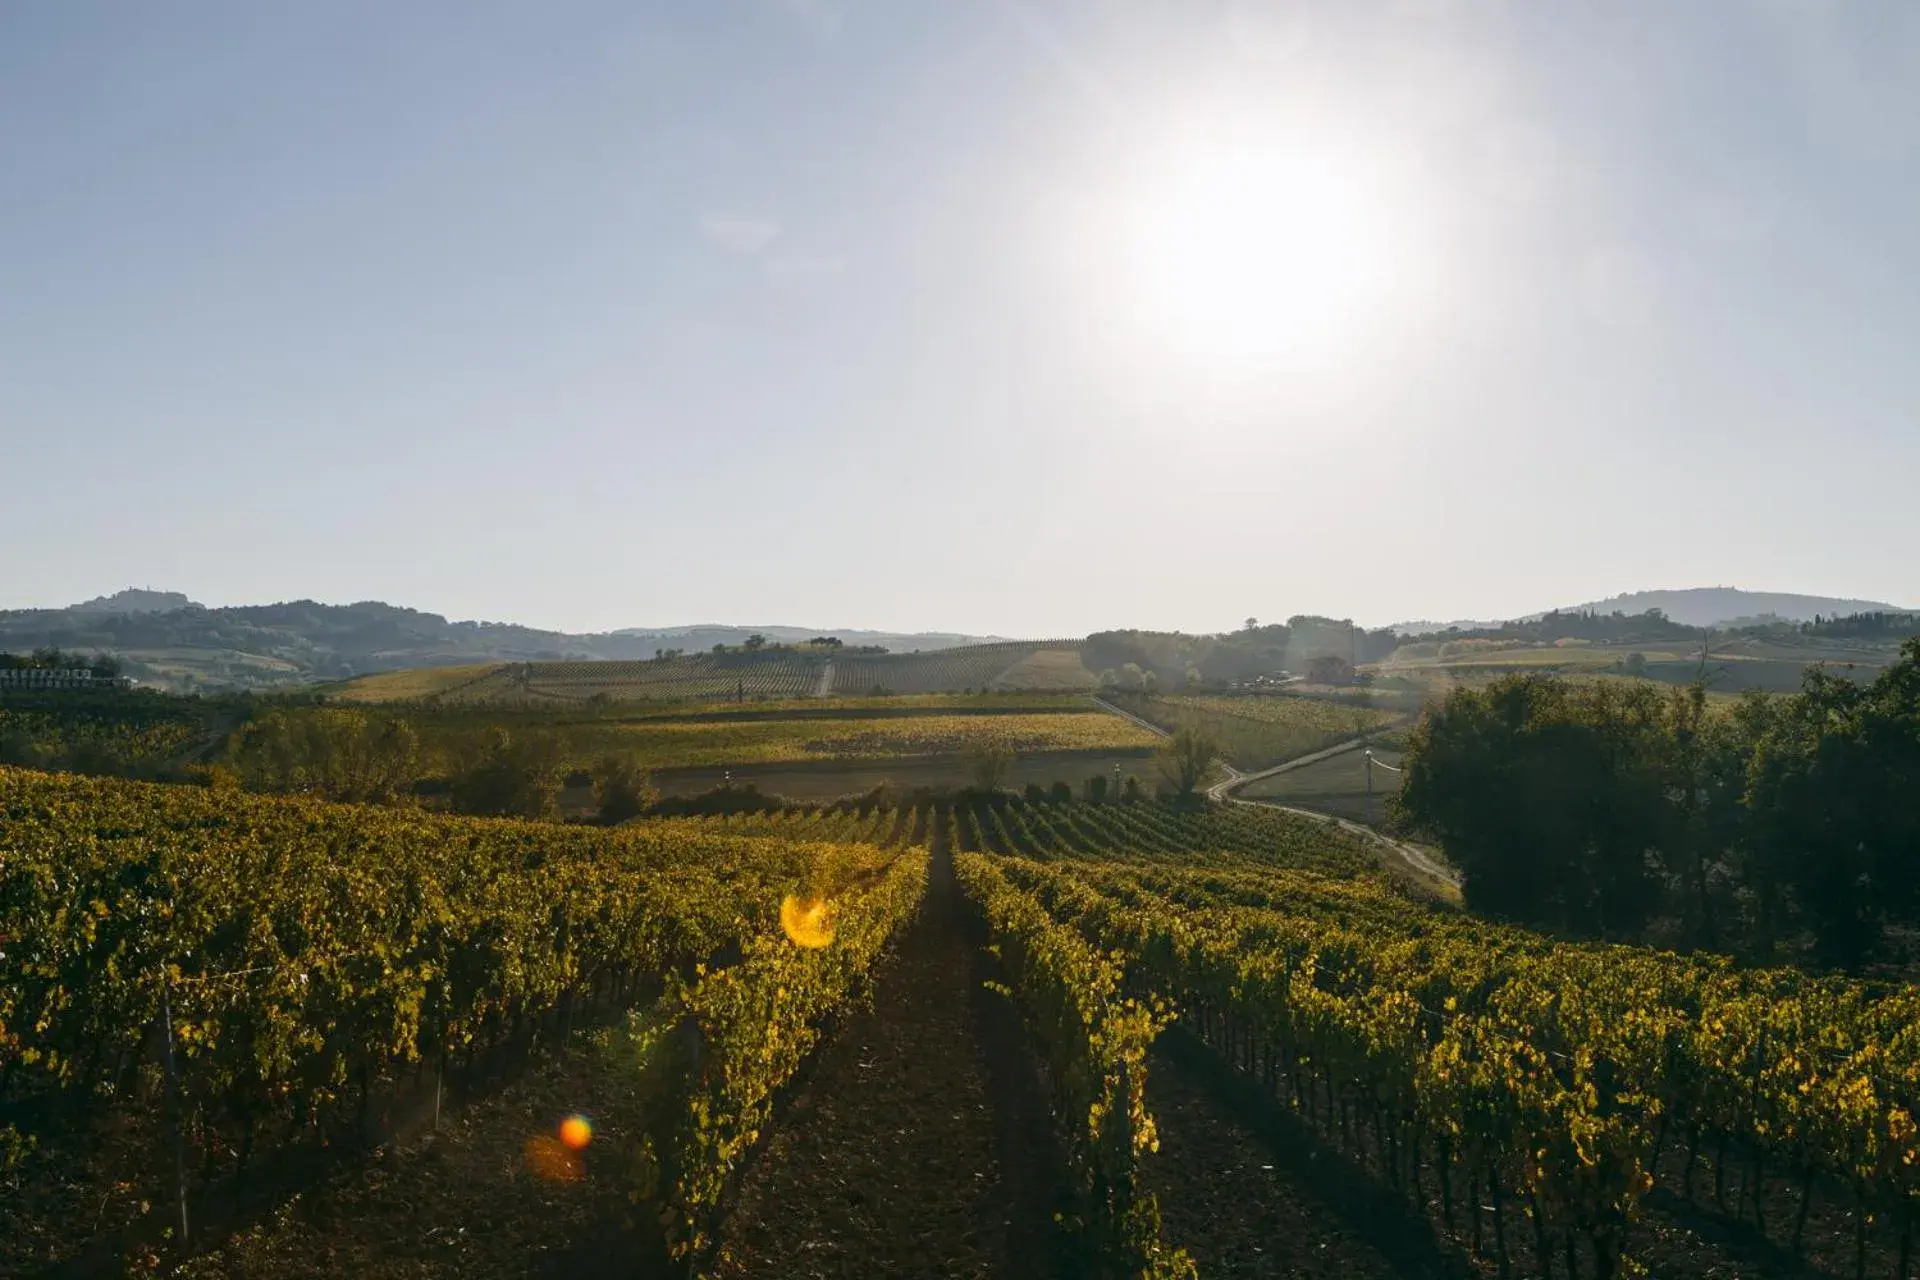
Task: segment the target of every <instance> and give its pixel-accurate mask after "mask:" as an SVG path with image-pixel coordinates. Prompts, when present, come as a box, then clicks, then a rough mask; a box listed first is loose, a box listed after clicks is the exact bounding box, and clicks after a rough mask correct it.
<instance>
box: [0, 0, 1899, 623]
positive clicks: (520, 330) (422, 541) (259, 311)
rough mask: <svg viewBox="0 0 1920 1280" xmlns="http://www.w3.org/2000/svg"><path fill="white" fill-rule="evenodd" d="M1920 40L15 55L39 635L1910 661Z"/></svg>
mask: <svg viewBox="0 0 1920 1280" xmlns="http://www.w3.org/2000/svg"><path fill="white" fill-rule="evenodd" d="M1916 279H1920V9H1916V8H1915V7H1913V6H1908V5H1902V4H1897V3H1886V4H1848V3H1839V2H1835V3H1819V2H1817V0H1795V2H1792V3H1788V2H1785V0H1773V2H1761V3H1752V4H1700V5H1684V6H1676V5H1672V4H1655V3H1638V4H1611V5H1606V6H1579V7H1575V6H1570V5H1520V4H1512V5H1467V4H1451V3H1445V2H1431V0H1429V2H1418V0H1406V2H1402V3H1392V4H1377V3H1368V4H1343V5H1338V6H1334V5H1318V6H1306V5H1277V4H1276V5H1252V4H1246V5H1234V4H1217V3H1209V4H1203V3H1182V4H1167V3H1158V4H1134V5H1119V4H1108V3H1094V2H1092V0H1087V2H1085V3H1065V4H1039V3H1013V2H1012V0H1007V2H1005V3H957V2H956V3H950V4H943V5H936V4H918V5H905V4H885V3H880V2H879V0H872V2H870V3H864V4H861V3H850V2H849V3H839V2H837V0H787V2H786V3H774V2H773V0H765V2H760V3H756V2H749V0H740V2H737V3H699V4H695V3H687V4H681V5H665V4H653V5H644V6H640V5H631V4H618V3H566V4H547V5H539V6H487V7H482V6H474V5H470V4H451V3H425V2H421V3H410V4H407V5H379V4H370V3H362V4H346V3H340V4H328V5H311V6H303V7H301V8H299V9H297V10H296V9H295V8H293V7H291V6H278V5H275V6H261V5H253V4H239V3H234V4H212V3H203V4H193V5H170V6H148V5H135V4H118V5H113V4H106V5H101V4H83V3H57V4H56V3H43V4H37V5H17V4H16V5H11V6H7V7H6V8H5V9H4V10H3V11H0V474H3V475H4V477H5V482H4V487H3V488H0V494H3V495H4V496H3V497H0V539H4V540H5V542H6V544H7V545H8V546H9V547H11V548H13V549H14V554H13V555H12V556H10V557H9V563H8V567H7V570H6V572H5V574H4V575H0V584H3V587H4V597H5V598H4V599H0V607H20V606H27V605H59V604H66V603H70V602H72V601H75V600H79V599H83V598H85V597H87V596H91V595H96V594H99V593H101V592H105V591H111V590H113V589H115V588H117V587H121V586H125V585H128V584H152V585H154V586H157V587H165V588H171V589H175V590H180V591H185V592H187V593H188V594H190V595H192V596H194V597H195V598H197V599H200V600H203V601H206V602H208V603H212V604H222V603H246V602H260V601H268V600H278V599H287V598H294V597H301V596H309V597H314V598H318V599H322V600H330V601H347V600H356V599H367V598H379V599H388V600H392V601H395V602H398V603H405V604H410V605H415V606H418V607H421V608H427V609H432V610H435V611H438V612H441V613H444V614H447V615H450V616H455V617H485V618H511V619H514V620H516V621H522V622H526V623H528V624H532V625H538V626H548V627H556V628H565V629H568V630H574V631H587V630H596V629H602V628H611V627H620V626H638V625H647V624H661V623H672V622H686V621H693V620H706V619H739V620H764V621H794V622H807V623H811V622H816V621H817V622H820V623H822V624H836V625H837V624H845V625H858V626H870V627H877V628H897V629H933V628H944V629H953V630H966V631H971V632H994V633H999V634H1005V635H1062V634H1078V633H1085V632H1087V631H1089V630H1092V629H1095V628H1098V627H1104V626H1114V625H1130V626H1143V627H1149V626H1158V627H1185V628H1189V629H1213V628H1219V627H1225V626H1231V625H1235V624H1237V623H1238V622H1239V621H1240V619H1241V618H1242V617H1244V616H1245V615H1246V614H1248V613H1254V614H1259V615H1262V616H1269V615H1270V616H1276V617H1279V616H1285V615H1286V614H1288V613H1291V612H1299V611H1315V612H1320V613H1328V614H1333V615H1335V616H1352V617H1355V618H1357V619H1360V620H1362V621H1366V622H1371V623H1385V622H1389V621H1393V620H1395V619H1400V618H1408V617H1433V618H1451V617H1483V616H1493V617H1497V616H1511V615H1514V614H1517V613H1520V612H1522V611H1525V610H1530V609H1535V608H1540V607H1545V606H1546V605H1549V604H1553V603H1556V602H1563V601H1567V600H1575V599H1596V598H1600V597H1603V596H1606V595H1610V594H1612V593H1614V592H1617V591H1625V590H1632V589H1635V588H1640V587H1648V586H1681V585H1689V584H1694V583H1734V584H1738V585H1740V586H1745V587H1753V588H1768V589H1777V590H1803V591H1818V592H1825V593H1830V594H1835V595H1848V596H1861V597H1866V598H1871V599H1891V600H1895V601H1900V602H1903V603H1910V602H1913V601H1914V599H1915V597H1916V594H1920V593H1916V592H1915V590H1914V588H1913V576H1912V570H1911V564H1912V548H1913V547H1914V546H1916V545H1920V504H1916V503H1915V502H1914V501H1913V494H1914V478H1915V476H1916V475H1920V361H1915V360H1914V359H1913V358H1912V352H1913V348H1914V341H1915V334H1916V333H1920V290H1916V289H1915V288H1914V281H1915V280H1916Z"/></svg>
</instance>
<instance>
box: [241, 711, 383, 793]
mask: <svg viewBox="0 0 1920 1280" xmlns="http://www.w3.org/2000/svg"><path fill="white" fill-rule="evenodd" d="M231 754H232V757H233V764H234V768H235V770H236V771H237V772H238V773H239V775H240V778H241V780H242V781H243V782H244V783H245V784H246V785H247V787H248V788H250V789H251V790H254V791H271V792H278V793H282V794H289V795H314V796H320V797H322V798H323V799H327V800H341V801H346V802H349V803H357V804H393V803H395V802H397V801H400V800H403V799H405V798H406V797H407V796H408V795H409V794H410V793H411V792H412V789H413V785H414V783H415V782H417V781H418V780H419V776H420V739H419V735H418V734H416V733H415V732H414V730H413V726H412V725H410V724H409V723H407V722H406V721H405V720H401V719H398V718H394V717H384V718H379V719H375V718H373V717H371V716H369V715H367V713H365V712H363V711H355V710H349V709H347V708H343V707H316V708H313V709H311V710H306V711H274V712H269V713H268V714H267V715H264V716H262V717H260V718H259V719H257V720H255V721H253V722H252V723H251V724H248V725H247V726H246V727H245V728H243V729H241V730H240V732H239V733H238V734H236V735H235V736H234V739H233V744H232V748H231Z"/></svg>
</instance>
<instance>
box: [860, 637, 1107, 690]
mask: <svg viewBox="0 0 1920 1280" xmlns="http://www.w3.org/2000/svg"><path fill="white" fill-rule="evenodd" d="M1077 647H1078V645H1077V642H1075V641H1015V642H1009V643H1006V644H980V645H967V646H964V647H962V648H957V649H942V650H940V651H938V652H937V653H888V654H877V655H858V656H855V657H850V658H842V659H838V660H836V661H835V662H834V664H833V692H834V693H836V694H861V693H872V692H887V693H940V692H948V691H953V690H971V689H978V690H981V691H982V692H984V691H986V690H987V689H1023V688H1029V687H1031V688H1039V689H1052V688H1076V687H1077V688H1089V687H1091V686H1092V685H1093V683H1094V682H1093V680H1092V679H1090V678H1080V677H1076V676H1074V675H1073V673H1072V669H1071V665H1068V666H1067V667H1066V668H1065V672H1064V674H1063V671H1062V667H1061V665H1060V663H1059V662H1058V661H1057V660H1055V655H1056V654H1067V653H1071V652H1075V651H1077Z"/></svg>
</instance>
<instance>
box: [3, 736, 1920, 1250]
mask: <svg viewBox="0 0 1920 1280" xmlns="http://www.w3.org/2000/svg"><path fill="white" fill-rule="evenodd" d="M0 812H4V813H6V814H7V815H8V817H9V821H8V823H7V824H6V825H5V826H4V827H0V852H4V853H5V854H6V859H5V861H4V862H0V867H4V868H5V871H4V872H0V888H4V890H5V892H0V936H5V937H6V938H8V939H9V940H10V945H8V946H7V947H6V948H4V949H3V950H0V1027H4V1028H5V1030H4V1033H0V1034H4V1036H5V1039H4V1041H3V1042H0V1043H3V1044H4V1048H5V1050H6V1052H7V1053H8V1055H9V1056H8V1063H9V1069H8V1070H7V1071H6V1072H5V1073H4V1075H0V1137H4V1138H5V1140H6V1145H5V1150H6V1151H7V1152H8V1154H7V1157H6V1161H5V1164H4V1166H0V1188H4V1190H5V1191H6V1192H7V1194H6V1196H5V1197H4V1198H0V1225H4V1227H5V1228H6V1229H5V1230H4V1231H0V1271H4V1272H5V1273H7V1274H50V1273H55V1272H57V1273H59V1274H78V1273H93V1272H109V1271H110V1272H115V1273H118V1272H124V1271H133V1272H139V1273H153V1272H159V1271H166V1272H170V1273H173V1274H180V1275H185V1276H195V1277H214V1276H229V1275H260V1276H267V1275H272V1276H276V1277H281V1276H286V1277H315V1278H318V1277H325V1276H336V1275H343V1274H351V1275H354V1276H357V1277H359V1276H364V1277H394V1278H398V1277H402V1276H406V1277H422V1276H426V1277H448V1278H449V1280H451V1278H452V1277H456V1276H458V1277H462V1278H465V1277H475V1276H479V1277H496V1276H498V1277H505V1276H509V1275H515V1276H517V1275H524V1274H527V1273H528V1271H529V1269H530V1268H531V1269H532V1270H533V1271H534V1272H535V1273H537V1274H553V1275H613V1274H626V1275H640V1276H667V1275H684V1274H687V1272H688V1271H689V1270H692V1271H697V1272H699V1273H701V1274H714V1275H723V1276H739V1277H760V1276H769V1277H770V1276H789V1275H796V1274H844V1275H899V1274H942V1275H946V1274H956V1273H959V1274H977V1275H1036V1276H1037V1275H1097V1274H1122V1275H1137V1276H1150V1277H1169V1278H1171V1277H1178V1276H1191V1275H1193V1274H1195V1273H1196V1272H1197V1273H1198V1274H1199V1275H1202V1276H1243V1275H1269V1274H1271V1275H1290V1276H1304V1277H1314V1278H1325V1280H1332V1278H1333V1277H1350V1276H1362V1277H1380V1278H1382V1280H1385V1278H1387V1277H1404V1276H1461V1277H1468V1276H1478V1275H1489V1276H1490V1275H1497V1274H1507V1275H1513V1276H1541V1277H1546V1276H1562V1277H1566V1280H1581V1278H1584V1277H1594V1278H1595V1280H1600V1278H1601V1277H1617V1276H1622V1275H1627V1274H1653V1275H1659V1276H1663V1277H1668V1276H1681V1277H1708V1276H1721V1275H1727V1276H1731V1275H1738V1276H1742V1277H1758V1278H1762V1280H1770V1278H1773V1277H1780V1278H1782V1280H1784V1278H1785V1277H1788V1276H1801V1275H1806V1274H1817V1275H1833V1276H1838V1275H1852V1274H1863V1275H1886V1276H1894V1275H1897V1274H1899V1273H1900V1271H1901V1270H1902V1263H1903V1259H1904V1258H1905V1257H1906V1256H1907V1254H1908V1251H1909V1249H1910V1238H1909V1237H1908V1235H1907V1234H1906V1230H1907V1229H1906V1225H1905V1219H1904V1218H1903V1217H1902V1216H1901V1212H1900V1207H1901V1206H1902V1205H1903V1204H1904V1201H1905V1197H1906V1196H1907V1194H1908V1188H1907V1182H1908V1178H1909V1172H1908V1171H1909V1170H1910V1169H1911V1168H1912V1167H1914V1165H1915V1163H1916V1161H1920V1135H1917V1134H1916V1133H1915V1131H1914V1130H1913V1128H1912V1126H1911V1124H1910V1123H1908V1122H1907V1121H1906V1120H1905V1117H1906V1116H1907V1115H1908V1114H1909V1113H1908V1112H1907V1110H1906V1109H1905V1100H1906V1099H1907V1098H1908V1097H1910V1096H1911V1093H1910V1090H1911V1089H1912V1088H1913V1087H1914V1086H1913V1082H1914V1081H1915V1080H1920V1045H1916V1043H1915V1041H1914V1038H1913V1036H1912V1035H1911V1027H1912V1025H1913V1024H1914V1022H1915V1021H1916V1019H1920V1007H1916V1002H1920V994H1917V993H1916V992H1915V991H1914V989H1912V988H1897V989H1893V990H1882V989H1880V988H1876V987H1872V986H1869V985H1865V984H1861V983H1856V982H1852V981H1849V980H1846V979H1840V978H1813V977H1809V976H1806V975H1803V974H1800V973H1798V972H1797V971H1794V970H1790V969H1781V970H1765V971H1760V970H1742V969H1734V968H1731V967H1729V966H1727V965H1726V964H1724V963H1722V962H1719V961H1716V960H1712V959H1694V958H1689V957H1684V956H1678V955H1674V954H1672V953H1667V952H1660V951H1655V950H1651V949H1645V948H1636V947H1626V946H1598V945H1591V944H1571V943H1563V942H1555V941H1553V940H1551V939H1548V938H1545V937H1542V936H1540V935H1538V934H1532V933H1528V932H1526V931H1524V930H1521V929H1517V928H1512V927H1509V926H1505V925H1499V924H1492V923H1488V922H1485V921H1481V920H1477V919H1474V918H1472V917H1469V916H1466V915H1463V914H1461V913H1459V912H1456V911H1451V910H1447V909H1443V908H1440V907H1436V906H1435V905H1433V904H1431V903H1428V902H1425V901H1422V900H1420V899H1417V898H1414V897H1410V896H1408V893H1407V891H1406V890H1405V888H1403V887H1401V886H1399V885H1397V884H1396V883H1394V882H1392V881H1390V880H1389V879H1388V877H1387V876H1386V875H1384V874H1383V873H1382V869H1381V867H1380V865H1379V864H1378V862H1377V861H1376V851H1375V846H1374V845H1373V844H1372V843H1371V842H1368V841H1363V840H1360V839H1358V838H1356V837H1350V836H1347V835H1345V834H1343V833H1342V832H1340V831H1338V830H1337V829H1334V828H1331V827H1328V826H1326V825H1323V824H1321V823H1319V822H1315V821H1310V820H1306V819H1297V818H1293V817H1290V816H1288V815H1285V814H1281V813H1279V812H1277V811H1273V810H1269V809H1262V808H1259V807H1258V806H1224V807H1223V806H1215V805H1201V806H1181V805H1173V804H1163V803H1159V802H1153V801H1139V802H1133V803H1121V804H1116V803H1108V804H1085V803H1077V802H1076V803H1028V802H1023V801H1019V800H1013V799H1010V798H1001V799H997V800H991V801H989V800H974V801H970V802H962V803H949V804H940V805H923V806H920V807H917V808H907V809H889V808H884V807H880V808H869V809H858V808H851V807H849V808H839V809H833V810H810V811H804V810H803V811H790V812H787V813H781V814H751V815H738V816H733V817H725V818H720V817H710V818H691V819H665V818H654V819H642V820H639V821H636V822H633V823H630V824H628V825H626V826H624V827H620V828H616V829H592V828H582V827H568V826H563V825H559V824H551V823H547V824H542V823H525V822H512V821H505V820H472V819H453V818H439V817H434V816H431V815H426V814H421V813H418V812H416V811H403V810H392V809H377V808H367V807H355V806H342V805H325V804H317V803H314V802H310V801H300V800H284V799H264V798H258V797H249V796H236V795H233V794H230V793H220V792H216V791H210V790H207V789H202V788H190V787H153V786H145V785H141V784H136V783H126V782H115V781H102V780H92V779H83V778H74V777H60V776H53V775H45V774H33V773H25V772H21V771H17V770H4V769H0ZM76 902H81V903H87V904H89V906H88V908H87V909H86V910H85V911H78V912H76V911H74V910H72V904H73V903H76ZM269 922H270V927H269ZM22 940H26V945H25V946H22V945H20V943H21V941H22ZM983 944H984V945H983ZM156 1028H159V1029H161V1030H159V1031H156ZM169 1044H170V1046H171V1055H172V1056H171V1061H172V1064H173V1066H172V1068H171V1069H169V1068H168V1067H167V1066H166V1065H165V1063H166V1060H167V1059H166V1051H167V1047H168V1045H169ZM1042 1080H1045V1081H1046V1082H1047V1085H1046V1087H1041V1081H1042ZM175 1119H177V1122H178V1146H177V1147H176V1145H175V1142H174V1139H173V1138H172V1136H171V1134H172V1130H171V1129H170V1127H169V1126H170V1124H171V1123H173V1120H175ZM1146 1135H1152V1140H1148V1139H1147V1137H1146ZM176 1150H177V1152H178V1155H177V1157H176V1155H175V1152H176ZM1862 1150H1875V1151H1879V1152H1881V1153H1883V1158H1882V1159H1878V1160H1876V1161H1875V1162H1874V1163H1873V1164H1872V1165H1870V1166H1862V1165H1861V1164H1860V1163H1859V1162H1858V1159H1857V1153H1858V1152H1859V1151H1862ZM1542 1152H1545V1153H1546V1155H1545V1156H1542V1155H1541V1154H1540V1153H1542ZM1843 1173H1845V1174H1846V1175H1847V1176H1846V1177H1844V1178H1843V1177H1842V1176H1841V1175H1842V1174H1843ZM183 1205H184V1211H185V1213H186V1214H187V1216H188V1218H189V1219H190V1220H191V1222H192V1223H193V1224H196V1225H195V1229H194V1232H193V1234H192V1235H191V1236H190V1237H188V1238H186V1239H182V1237H181V1235H180V1233H179V1231H178V1229H177V1228H178V1224H179V1222H180V1214H181V1212H182V1206H183ZM1863 1209H1864V1210H1866V1211H1868V1212H1870V1213H1871V1217H1869V1216H1867V1212H1863ZM1755 1219H1757V1220H1758V1221H1757V1222H1756V1221H1755ZM1763 1224H1764V1234H1763ZM930 1259H932V1260H936V1261H932V1262H930V1261H929V1260H930Z"/></svg>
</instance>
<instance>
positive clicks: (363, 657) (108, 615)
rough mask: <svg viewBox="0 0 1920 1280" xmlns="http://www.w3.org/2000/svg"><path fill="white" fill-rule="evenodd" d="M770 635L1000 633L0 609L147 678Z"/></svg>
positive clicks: (308, 675) (30, 633)
mask: <svg viewBox="0 0 1920 1280" xmlns="http://www.w3.org/2000/svg"><path fill="white" fill-rule="evenodd" d="M755 632H759V633H760V634H763V635H765V636H767V637H768V638H769V639H771V640H773V641H775V642H780V641H783V640H790V639H791V640H805V639H809V638H811V637H813V636H821V635H830V636H839V637H840V638H842V639H843V640H844V641H845V642H846V643H847V645H848V646H850V647H855V646H873V645H877V646H882V647H885V648H887V649H890V650H893V651H894V652H896V653H898V652H911V651H914V650H918V651H922V652H932V651H936V650H941V649H948V648H953V647H955V646H957V645H961V644H972V643H979V642H980V641H982V640H992V639H994V637H973V636H965V635H958V634H954V633H948V632H934V633H925V634H914V633H907V632H880V631H859V632H854V631H834V630H831V629H827V628H809V627H792V626H769V627H745V626H729V625H721V624H702V625H698V626H681V627H663V628H653V629H632V630H627V631H616V632H607V633H599V634H583V635H575V634H570V633H567V632H561V631H548V630H543V629H541V628H537V627H524V626H519V625H516V624H514V623H506V622H472V621H451V620H449V619H447V618H444V617H442V616H440V615H439V614H436V613H425V612H422V611H420V610H418V609H407V608H402V607H399V606H396V605H390V604H384V603H381V602H379V601H362V602H359V603H356V604H344V605H333V604H320V603H318V602H316V601H312V600H294V601H287V602H284V603H280V604H269V605H245V606H236V607H230V608H208V607H206V606H204V605H200V604H196V603H194V602H193V601H191V600H189V599H188V598H187V597H186V596H184V595H181V594H180V593H178V592H160V591H147V590H131V589H130V590H127V591H122V592H118V593H116V594H114V595H111V596H102V597H100V598H98V599H94V600H89V601H87V602H85V603H84V604H78V605H73V606H69V607H67V608H63V609H14V610H0V652H25V651H27V650H30V649H36V648H41V647H44V646H49V645H51V646H56V647H58V648H61V649H73V650H80V651H84V652H88V653H93V652H108V653H112V654H114V655H116V656H118V657H119V658H120V659H121V660H122V661H123V662H124V664H125V666H126V671H127V674H128V675H131V676H132V677H134V678H135V679H136V680H139V681H141V682H142V683H143V684H148V685H155V686H159V687H162V688H170V689H249V688H252V689H261V688H275V687H284V686H288V685H298V684H304V683H310V682H314V681H322V680H344V679H350V678H352V677H355V676H360V675H365V674H368V673H372V672H381V671H402V670H409V669H414V668H427V667H450V666H463V665H471V664H476V663H507V662H510V663H526V662H586V661H595V660H612V661H622V662H638V661H643V660H645V659H650V658H653V657H654V656H655V655H656V654H657V653H658V652H659V651H660V650H662V649H681V650H687V651H695V650H699V651H705V650H709V649H711V648H712V647H713V646H714V645H716V644H721V645H738V644H740V643H741V642H743V641H745V640H746V639H747V637H748V636H750V635H752V634H754V633H755Z"/></svg>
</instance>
